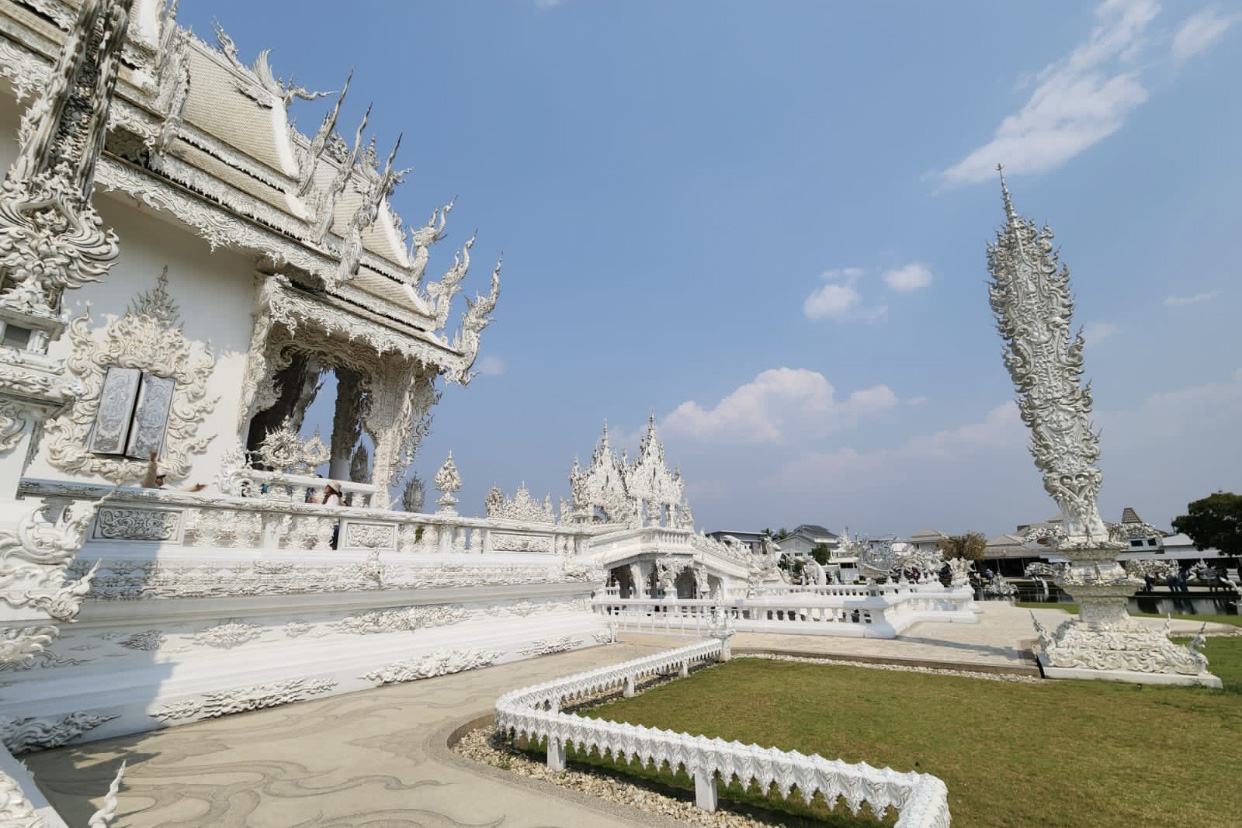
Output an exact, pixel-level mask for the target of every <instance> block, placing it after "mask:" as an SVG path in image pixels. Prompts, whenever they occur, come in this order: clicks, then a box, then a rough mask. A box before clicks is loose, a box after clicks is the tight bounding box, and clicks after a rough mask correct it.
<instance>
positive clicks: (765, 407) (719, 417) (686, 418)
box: [660, 368, 898, 443]
mask: <svg viewBox="0 0 1242 828" xmlns="http://www.w3.org/2000/svg"><path fill="white" fill-rule="evenodd" d="M897 403H898V399H897V395H896V394H894V393H893V392H892V390H891V389H889V388H888V386H886V385H875V386H872V387H871V388H866V389H863V390H861V391H855V392H854V393H853V394H850V395H849V397H847V398H846V399H845V400H837V398H836V391H835V389H834V388H833V387H832V384H831V383H829V382H828V379H827V378H826V377H825V376H824V375H823V374H820V373H818V372H816V371H810V370H807V369H805V368H772V369H769V370H767V371H764V372H762V373H760V374H759V375H758V376H757V377H755V379H754V380H753V381H751V382H748V383H746V384H745V385H743V386H741V387H739V388H738V389H737V390H735V391H734V392H733V393H731V394H729V396H727V397H725V398H724V399H722V400H721V401H720V402H719V403H717V405H716V406H715V407H714V408H711V409H706V408H704V407H703V406H701V405H699V404H698V403H696V402H694V401H693V400H688V401H686V402H684V403H682V404H681V405H679V406H677V408H676V409H674V410H673V412H672V413H670V414H669V415H668V417H666V418H665V419H664V421H663V422H662V423H661V424H660V429H661V431H663V432H665V433H668V434H672V435H682V436H686V437H691V438H694V439H698V440H705V441H729V442H741V443H780V442H784V441H786V440H787V439H788V438H791V437H796V436H799V435H805V434H808V433H809V434H825V433H827V432H829V431H833V430H836V429H839V428H844V427H847V426H849V425H852V424H854V423H856V422H858V420H859V419H860V418H862V417H865V416H869V415H874V414H879V413H881V412H883V411H887V410H888V409H890V408H892V407H894V406H895V405H897Z"/></svg>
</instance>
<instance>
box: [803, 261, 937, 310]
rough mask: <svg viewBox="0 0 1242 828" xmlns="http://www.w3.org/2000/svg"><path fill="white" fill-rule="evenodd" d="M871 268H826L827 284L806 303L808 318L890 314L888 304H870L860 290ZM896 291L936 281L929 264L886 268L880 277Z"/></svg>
mask: <svg viewBox="0 0 1242 828" xmlns="http://www.w3.org/2000/svg"><path fill="white" fill-rule="evenodd" d="M866 274H867V271H865V270H864V269H863V268H861V267H843V268H837V269H835V270H825V271H824V272H823V274H821V278H822V279H823V280H824V282H825V283H826V284H823V285H821V286H820V287H818V288H816V289H815V290H813V291H811V295H810V296H808V297H807V298H806V300H805V301H804V302H803V303H802V312H803V313H804V314H805V315H806V318H807V319H833V320H836V321H838V322H843V321H846V320H851V319H863V320H874V319H882V318H883V317H884V316H886V315H887V314H888V305H885V304H881V303H875V304H870V303H868V302H866V301H865V300H864V298H863V294H862V292H861V291H860V290H859V289H858V284H859V282H860V281H861V280H862V279H863V277H864V276H866ZM880 278H881V279H883V281H884V283H885V284H886V285H888V288H889V290H891V291H893V292H894V293H910V292H912V291H916V290H919V289H921V288H925V287H927V286H928V285H930V284H931V282H932V273H931V270H929V269H928V267H927V265H924V264H920V263H919V262H911V263H910V264H907V265H901V266H900V267H894V268H891V269H889V270H886V271H884V273H882V274H881V276H880Z"/></svg>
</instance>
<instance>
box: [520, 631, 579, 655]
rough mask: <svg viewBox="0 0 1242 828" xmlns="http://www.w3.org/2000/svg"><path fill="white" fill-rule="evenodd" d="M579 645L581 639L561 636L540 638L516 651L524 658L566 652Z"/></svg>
mask: <svg viewBox="0 0 1242 828" xmlns="http://www.w3.org/2000/svg"><path fill="white" fill-rule="evenodd" d="M581 645H582V639H581V638H577V637H576V636H572V635H562V636H559V637H557V638H541V639H538V640H536V641H533V642H531V643H530V645H528V646H526V647H523V648H522V649H520V650H518V653H520V654H521V655H524V656H541V655H551V654H552V653H564V652H568V651H569V650H572V649H574V648H575V647H580V646H581Z"/></svg>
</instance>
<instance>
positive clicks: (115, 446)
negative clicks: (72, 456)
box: [88, 365, 142, 454]
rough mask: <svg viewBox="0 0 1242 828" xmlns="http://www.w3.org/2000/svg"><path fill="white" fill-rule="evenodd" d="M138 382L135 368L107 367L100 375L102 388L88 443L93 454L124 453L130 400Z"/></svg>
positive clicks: (132, 404)
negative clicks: (101, 375)
mask: <svg viewBox="0 0 1242 828" xmlns="http://www.w3.org/2000/svg"><path fill="white" fill-rule="evenodd" d="M141 384H142V372H141V371H139V370H138V369H137V368H118V367H116V366H115V365H114V366H110V367H109V368H108V371H107V373H106V374H105V375H104V381H103V389H102V390H101V391H100V392H99V409H98V410H97V412H96V414H95V427H94V429H92V431H91V438H90V441H89V443H88V445H89V446H90V450H91V451H92V452H94V453H96V454H124V453H125V443H126V440H127V438H128V437H129V426H130V421H131V420H132V418H133V415H134V401H135V400H136V399H137V398H138V386H140V385H141Z"/></svg>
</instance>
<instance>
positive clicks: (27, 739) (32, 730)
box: [0, 711, 116, 754]
mask: <svg viewBox="0 0 1242 828" xmlns="http://www.w3.org/2000/svg"><path fill="white" fill-rule="evenodd" d="M115 718H116V716H101V715H98V714H95V713H88V712H84V711H79V712H77V713H68V714H66V715H64V716H56V717H37V718H23V719H14V718H11V717H8V716H0V741H3V742H4V746H5V747H7V748H8V749H9V752H10V753H13V754H18V753H28V752H29V751H32V750H49V749H51V748H58V747H60V746H62V745H65V744H68V743H69V742H71V741H73V740H74V739H76V738H78V737H79V736H81V735H82V734H83V733H85V732H86V731H88V730H93V729H94V728H97V727H99V726H100V725H101V724H103V723H104V722H107V721H111V720H112V719H115Z"/></svg>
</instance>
